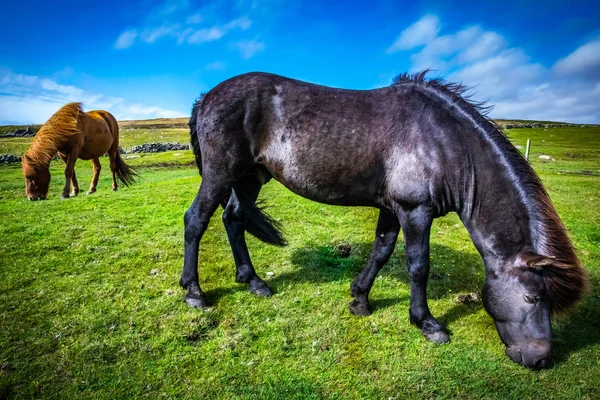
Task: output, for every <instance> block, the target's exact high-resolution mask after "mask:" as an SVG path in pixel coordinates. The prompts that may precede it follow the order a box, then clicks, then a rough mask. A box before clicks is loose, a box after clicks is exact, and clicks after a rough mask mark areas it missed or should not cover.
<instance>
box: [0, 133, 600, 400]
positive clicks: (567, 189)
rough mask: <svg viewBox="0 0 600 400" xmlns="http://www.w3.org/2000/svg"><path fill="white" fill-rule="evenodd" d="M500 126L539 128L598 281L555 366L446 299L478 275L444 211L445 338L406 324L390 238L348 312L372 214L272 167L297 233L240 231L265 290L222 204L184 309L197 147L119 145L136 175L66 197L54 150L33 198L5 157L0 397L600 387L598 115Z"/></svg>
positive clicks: (534, 393) (401, 393)
mask: <svg viewBox="0 0 600 400" xmlns="http://www.w3.org/2000/svg"><path fill="white" fill-rule="evenodd" d="M132 132H133V133H135V132H136V131H132ZM126 133H127V132H122V134H126ZM509 135H510V138H511V140H513V141H514V143H515V144H517V145H520V146H524V144H525V141H526V139H527V138H532V139H533V147H532V157H531V158H530V159H531V161H532V164H533V166H534V168H535V169H536V170H537V171H539V173H540V175H541V177H542V179H543V181H544V183H545V185H546V187H547V188H548V190H549V192H550V195H551V197H552V199H553V201H554V203H555V204H556V206H557V209H558V211H559V214H560V215H561V217H562V219H563V221H564V222H565V224H566V225H567V227H568V228H569V231H570V233H571V236H572V238H573V241H574V242H575V244H576V246H577V251H578V255H579V256H580V257H581V260H582V262H583V263H584V265H585V266H586V268H587V269H588V271H589V274H590V277H591V279H592V284H593V286H592V290H591V292H590V293H589V295H588V296H587V297H586V298H585V300H584V301H583V302H582V304H581V305H580V307H579V308H578V309H577V310H576V311H574V312H573V313H572V314H570V315H569V316H567V317H566V318H564V319H561V320H558V321H555V322H554V332H555V338H554V350H553V351H554V359H555V365H554V367H553V368H552V369H549V370H545V371H540V372H533V371H529V370H527V369H525V368H523V367H521V366H519V365H516V364H514V363H513V362H512V361H510V360H509V359H508V358H507V357H506V356H505V355H504V349H503V345H502V343H501V342H500V340H499V338H498V335H497V333H496V331H495V328H494V324H493V321H492V319H491V318H490V317H489V316H488V315H487V314H486V312H485V310H484V309H483V307H482V305H481V303H475V304H472V305H462V304H458V303H456V302H455V300H454V298H455V296H456V295H457V294H461V293H468V292H472V291H479V290H480V289H481V286H482V283H483V267H482V262H481V259H480V257H479V256H478V254H477V252H476V250H475V249H474V247H473V245H472V243H471V241H470V239H469V237H468V235H467V233H466V231H465V229H464V228H463V227H462V225H461V223H460V221H459V219H458V218H457V217H456V216H455V215H450V216H447V217H444V218H441V219H439V220H436V222H435V224H434V227H433V229H432V235H431V240H432V255H431V257H432V276H431V280H430V284H429V290H428V293H429V299H430V307H431V309H432V312H433V313H434V315H436V316H437V317H439V318H440V319H441V320H442V321H443V322H444V323H445V324H447V326H448V328H449V329H450V330H451V332H452V342H451V343H450V344H447V345H441V346H440V345H434V344H431V343H429V342H427V341H426V340H425V339H424V338H423V337H422V335H421V334H420V332H419V330H418V329H417V328H415V327H414V326H411V325H410V323H409V321H408V304H409V297H408V296H409V286H408V276H407V274H406V272H405V264H404V257H403V251H402V244H401V243H399V244H398V246H397V248H396V251H395V253H394V254H393V256H392V258H391V260H390V262H389V263H388V265H387V266H386V267H385V268H384V269H383V270H382V272H381V274H380V276H379V277H378V279H377V280H376V282H375V285H374V287H373V290H372V295H371V302H372V305H373V306H374V308H375V309H374V313H373V315H371V316H370V317H366V318H358V317H355V316H353V315H351V314H350V312H349V311H348V306H347V305H348V302H349V301H350V300H351V298H350V295H349V285H350V283H351V281H352V279H353V278H354V277H355V276H356V274H357V273H358V272H359V271H360V269H361V268H362V267H363V265H364V264H365V262H366V260H367V258H368V255H369V252H370V248H371V243H372V240H373V235H374V229H375V224H376V220H377V212H376V211H375V210H372V209H366V208H342V207H332V206H326V205H322V204H318V203H314V202H310V201H308V200H304V199H302V198H300V197H298V196H296V195H294V194H292V193H290V192H289V191H287V190H286V189H284V188H283V187H282V186H281V185H280V184H278V183H276V182H271V183H269V184H267V185H266V186H265V187H264V189H263V191H262V192H261V198H262V199H263V200H264V201H265V202H266V203H267V204H268V205H269V212H270V213H271V214H272V215H273V216H274V217H275V218H277V219H278V220H280V221H281V222H282V223H283V225H284V227H285V230H286V234H287V235H286V236H287V238H288V240H289V243H290V244H289V246H287V247H285V248H282V249H281V248H275V247H271V246H267V245H265V244H263V243H260V242H258V241H257V240H255V239H254V238H251V237H250V238H249V239H248V245H249V248H250V252H251V254H252V256H253V260H254V264H255V267H256V269H257V271H258V273H259V275H261V276H263V277H265V278H266V279H267V281H268V282H269V284H270V286H271V287H272V288H273V289H274V291H275V295H274V296H273V297H271V298H257V297H255V296H253V295H251V294H250V293H248V292H247V290H246V287H245V286H243V285H240V284H237V283H235V281H234V276H235V267H234V263H233V259H232V257H231V250H230V248H229V245H228V243H227V238H226V235H225V231H224V228H223V226H222V224H221V221H220V214H221V211H219V212H218V213H216V215H215V216H214V218H213V220H212V222H211V225H210V226H209V229H208V231H207V232H206V234H205V236H204V238H203V240H202V243H201V251H200V275H201V284H202V287H203V289H204V290H205V291H206V293H207V296H208V299H209V300H210V301H211V302H212V303H213V304H215V305H214V306H213V307H212V308H211V309H209V310H208V311H198V310H194V309H190V308H189V307H187V306H186V305H185V303H184V302H183V299H182V298H183V294H184V293H183V291H182V290H181V289H180V288H179V286H178V284H177V282H178V279H179V274H180V272H181V266H182V261H183V213H184V212H185V210H186V209H187V207H188V206H189V204H190V203H191V201H192V199H193V197H194V196H195V194H196V191H197V188H198V185H199V183H200V177H199V176H198V173H197V170H196V169H195V168H194V167H192V166H189V163H190V162H192V160H193V156H192V154H191V152H190V151H179V152H167V153H161V154H152V155H142V156H141V157H139V158H131V159H128V160H127V162H128V163H130V164H132V165H134V166H137V167H138V169H139V171H140V181H139V183H138V184H136V185H134V186H132V187H130V188H123V189H120V190H119V191H118V192H117V193H113V192H112V191H111V190H110V179H109V173H108V165H107V160H106V159H102V160H101V163H102V165H103V167H104V169H103V171H102V173H101V180H100V183H99V186H98V192H97V193H95V194H94V195H91V196H86V195H80V196H79V197H77V198H73V199H70V200H60V199H59V196H60V193H61V190H62V185H63V184H64V180H63V166H62V164H61V163H60V162H53V163H52V169H51V171H52V176H53V180H52V183H51V188H50V193H49V200H47V201H44V202H28V201H27V200H26V198H25V195H24V181H23V178H22V176H21V172H20V169H19V166H18V165H13V166H0V215H1V216H2V223H1V224H0V238H1V240H0V398H31V397H41V398H61V399H65V398H77V399H81V398H106V399H115V398H175V397H181V398H203V397H210V398H223V399H229V398H249V399H250V398H265V399H271V398H297V399H305V398H397V399H403V398H418V399H423V398H425V399H427V398H466V399H478V398H502V399H505V398H522V399H528V398H530V399H539V398H557V399H580V398H587V399H595V398H599V397H600V380H599V379H598V376H600V330H599V329H598V321H600V291H599V290H598V289H597V288H598V283H599V282H600V248H599V245H598V243H599V242H600V228H599V227H598V222H599V218H598V217H599V212H598V209H599V208H600V206H599V205H600V195H599V194H600V178H599V177H598V170H599V169H600V162H599V161H600V160H599V159H598V157H599V155H600V153H599V150H600V146H599V144H598V143H599V140H598V139H599V138H600V129H598V128H555V129H548V130H547V131H545V130H544V129H523V130H512V131H510V132H509ZM173 137H174V136H169V137H168V138H164V140H163V141H169V142H170V141H177V139H174V138H173ZM127 140H131V141H134V140H137V138H136V137H133V136H131V137H128V138H127ZM140 140H143V141H154V140H148V139H147V138H143V139H142V138H140ZM542 140H543V141H542ZM123 141H124V142H125V139H123ZM156 141H158V140H156ZM181 141H183V140H181ZM0 152H3V151H1V150H0ZM567 153H568V154H569V155H567ZM176 154H178V155H176ZM541 154H547V155H550V156H552V157H553V158H554V159H555V161H552V160H550V161H543V160H540V159H539V158H538V156H539V155H541ZM164 165H168V166H169V168H165V167H162V166H164ZM584 171H591V172H592V174H589V173H587V172H584ZM77 173H78V178H79V181H80V185H81V187H82V188H86V187H87V185H88V184H89V180H90V179H91V167H90V165H89V163H88V162H83V161H79V162H78V165H77ZM342 243H343V244H348V245H350V246H351V247H352V254H351V255H350V257H348V258H341V257H339V256H338V255H337V253H336V251H335V246H336V245H338V244H342ZM267 272H273V273H274V275H273V277H271V278H267V274H266V273H267Z"/></svg>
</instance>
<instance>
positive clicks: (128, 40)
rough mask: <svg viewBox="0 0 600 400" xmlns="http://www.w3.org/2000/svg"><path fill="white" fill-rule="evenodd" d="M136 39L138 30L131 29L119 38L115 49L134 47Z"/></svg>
mask: <svg viewBox="0 0 600 400" xmlns="http://www.w3.org/2000/svg"><path fill="white" fill-rule="evenodd" d="M136 37H137V30H136V29H130V30H127V31H125V32H123V33H121V35H120V36H119V37H118V39H117V41H116V42H115V49H127V48H129V47H131V46H133V43H134V42H135V39H136Z"/></svg>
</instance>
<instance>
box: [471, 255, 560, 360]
mask: <svg viewBox="0 0 600 400" xmlns="http://www.w3.org/2000/svg"><path fill="white" fill-rule="evenodd" d="M553 262H555V260H554V259H553V258H550V257H544V256H541V255H539V254H535V253H531V252H528V253H523V254H521V255H519V256H518V257H516V259H514V260H513V261H512V262H511V263H509V265H505V266H504V268H501V272H500V273H497V274H495V273H489V274H488V276H487V277H486V282H485V286H484V288H483V304H484V307H485V309H486V310H487V312H488V313H489V314H490V316H491V317H492V318H493V319H494V322H495V323H496V329H497V330H498V334H499V335H500V338H501V339H502V341H503V342H504V344H505V345H506V355H507V356H508V357H509V358H510V359H511V360H513V361H514V362H516V363H519V364H523V365H524V366H525V367H528V368H533V369H541V368H546V367H548V365H549V363H550V354H551V350H552V347H551V340H552V325H551V321H550V318H551V314H552V302H551V297H550V294H549V293H548V289H547V287H546V283H545V280H544V268H545V267H547V266H550V265H552V263H553Z"/></svg>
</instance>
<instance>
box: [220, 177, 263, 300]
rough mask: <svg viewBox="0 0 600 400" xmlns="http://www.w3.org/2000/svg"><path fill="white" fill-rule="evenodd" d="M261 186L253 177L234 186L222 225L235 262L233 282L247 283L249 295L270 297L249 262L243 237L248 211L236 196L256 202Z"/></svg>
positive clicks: (248, 254)
mask: <svg viewBox="0 0 600 400" xmlns="http://www.w3.org/2000/svg"><path fill="white" fill-rule="evenodd" d="M261 186H262V184H261V183H260V182H259V181H258V179H256V178H254V177H245V178H243V179H242V180H241V181H240V182H238V183H237V184H236V185H235V187H234V190H233V191H232V193H231V196H230V197H229V201H228V202H227V206H226V207H225V210H224V211H223V225H225V230H226V231H227V238H228V239H229V244H230V245H231V251H232V253H233V259H234V260H235V266H236V275H235V280H236V281H237V282H239V283H247V284H248V285H249V290H250V292H251V293H254V294H256V295H258V296H271V295H272V294H273V292H271V289H270V288H269V286H268V285H267V283H266V282H265V281H263V280H262V279H261V278H260V277H259V276H258V275H257V274H256V271H255V270H254V266H253V265H252V261H251V260H250V253H249V252H248V246H247V245H246V239H245V237H244V232H245V230H246V224H247V222H248V218H249V217H250V215H249V210H247V209H246V208H244V205H243V203H242V202H240V199H239V198H238V196H244V199H245V200H244V202H247V201H251V202H254V201H256V198H257V197H258V192H259V191H260V188H261Z"/></svg>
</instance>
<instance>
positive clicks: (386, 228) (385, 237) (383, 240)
mask: <svg viewBox="0 0 600 400" xmlns="http://www.w3.org/2000/svg"><path fill="white" fill-rule="evenodd" d="M399 231H400V224H399V223H398V217H397V216H396V215H395V214H393V213H391V212H389V211H385V210H381V211H380V212H379V220H378V221H377V229H376V231H375V233H376V234H375V243H373V250H372V251H371V256H370V257H369V261H368V262H367V265H366V266H365V268H364V269H363V270H362V271H361V273H360V274H359V275H358V276H357V277H356V279H354V282H352V285H350V290H351V292H352V296H353V297H354V300H353V301H351V302H350V312H352V314H354V315H369V314H371V310H370V309H369V292H370V291H371V287H372V286H373V282H374V281H375V278H376V277H377V273H378V272H379V270H380V269H381V267H383V266H384V265H385V263H386V262H387V261H388V260H389V259H390V256H391V255H392V253H393V252H394V247H395V246H396V240H397V239H398V232H399Z"/></svg>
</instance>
